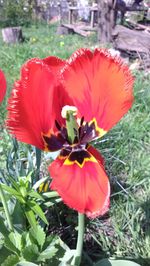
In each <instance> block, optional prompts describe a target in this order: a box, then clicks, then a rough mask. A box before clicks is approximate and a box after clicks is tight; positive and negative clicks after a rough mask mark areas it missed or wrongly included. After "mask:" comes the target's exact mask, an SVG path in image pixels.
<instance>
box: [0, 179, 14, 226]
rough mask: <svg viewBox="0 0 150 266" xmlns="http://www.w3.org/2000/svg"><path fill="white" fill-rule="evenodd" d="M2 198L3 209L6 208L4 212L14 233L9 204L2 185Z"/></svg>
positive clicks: (0, 188)
mask: <svg viewBox="0 0 150 266" xmlns="http://www.w3.org/2000/svg"><path fill="white" fill-rule="evenodd" d="M0 198H1V201H2V204H3V208H4V211H5V215H6V219H7V222H8V226H9V229H10V230H11V231H13V230H14V228H13V224H12V221H11V217H10V213H9V210H8V206H7V202H6V199H5V194H4V192H3V189H2V186H1V184H0Z"/></svg>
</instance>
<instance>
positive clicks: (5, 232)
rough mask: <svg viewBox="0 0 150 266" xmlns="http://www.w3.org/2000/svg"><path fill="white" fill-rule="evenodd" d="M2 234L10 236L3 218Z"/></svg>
mask: <svg viewBox="0 0 150 266" xmlns="http://www.w3.org/2000/svg"><path fill="white" fill-rule="evenodd" d="M0 232H1V234H2V235H3V236H6V237H7V236H8V234H9V231H8V230H7V227H6V226H5V224H4V220H3V218H2V217H0Z"/></svg>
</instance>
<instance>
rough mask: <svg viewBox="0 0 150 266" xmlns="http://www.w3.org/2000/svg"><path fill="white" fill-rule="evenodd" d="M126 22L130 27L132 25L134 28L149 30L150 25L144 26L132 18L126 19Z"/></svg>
mask: <svg viewBox="0 0 150 266" xmlns="http://www.w3.org/2000/svg"><path fill="white" fill-rule="evenodd" d="M128 24H129V25H130V26H132V27H134V29H135V30H145V31H149V32H150V26H146V25H143V24H140V23H137V22H135V21H133V20H129V19H128Z"/></svg>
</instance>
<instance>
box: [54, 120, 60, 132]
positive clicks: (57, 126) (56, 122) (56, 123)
mask: <svg viewBox="0 0 150 266" xmlns="http://www.w3.org/2000/svg"><path fill="white" fill-rule="evenodd" d="M55 126H56V128H57V129H58V130H59V131H60V130H61V126H60V124H59V123H58V121H57V120H55Z"/></svg>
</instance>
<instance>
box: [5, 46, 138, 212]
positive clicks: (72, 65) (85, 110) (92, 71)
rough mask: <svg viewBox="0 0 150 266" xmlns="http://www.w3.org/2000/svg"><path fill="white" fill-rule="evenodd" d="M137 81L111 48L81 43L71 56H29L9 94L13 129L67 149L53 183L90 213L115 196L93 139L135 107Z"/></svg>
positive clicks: (40, 143) (23, 137)
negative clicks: (72, 126) (69, 125)
mask: <svg viewBox="0 0 150 266" xmlns="http://www.w3.org/2000/svg"><path fill="white" fill-rule="evenodd" d="M132 87H133V78H132V76H131V74H130V72H129V70H128V67H127V66H125V65H123V64H122V63H121V62H120V60H119V59H116V58H112V57H111V56H110V54H109V53H108V52H107V51H106V50H102V49H101V50H99V49H96V50H95V51H94V52H91V51H90V50H88V49H80V50H78V51H77V52H75V53H74V54H73V55H72V56H71V57H70V58H69V59H68V60H66V61H63V60H61V59H59V58H56V57H48V58H46V59H43V60H41V59H31V60H29V61H28V62H27V63H26V64H25V65H24V66H23V67H22V71H21V79H20V80H19V81H17V82H16V83H15V85H14V88H13V90H12V94H11V97H10V99H9V106H8V110H9V114H8V120H7V126H8V129H9V131H10V133H11V134H13V135H14V136H15V137H16V138H17V139H18V140H20V141H22V142H26V143H28V144H32V145H34V146H36V147H38V148H40V149H42V150H45V151H56V150H61V151H60V155H59V156H58V158H57V159H56V160H55V161H54V162H53V163H52V164H51V165H50V167H49V171H50V174H51V176H52V183H51V188H52V189H55V190H57V191H58V193H59V194H60V196H61V197H62V199H63V200H64V201H65V202H66V204H67V205H68V206H70V207H71V208H74V209H76V210H77V211H79V212H81V213H86V214H87V216H89V217H96V216H98V215H102V214H104V213H105V212H106V211H107V210H108V207H109V196H110V185H109V181H108V177H107V175H106V173H105V170H104V166H103V159H102V157H101V155H100V153H99V152H98V151H97V150H95V149H94V148H93V147H92V146H90V145H89V142H90V141H91V140H93V139H95V138H98V137H101V136H103V135H104V134H105V133H106V132H107V131H108V130H110V129H111V128H112V127H113V126H114V125H115V124H116V123H117V122H118V121H119V120H120V119H121V117H122V116H123V115H124V114H126V112H127V111H128V110H129V109H130V107H131V105H132V102H133V94H132ZM66 105H68V106H71V107H69V108H74V109H75V110H76V111H77V112H76V119H77V123H78V128H77V129H76V131H75V134H76V135H75V139H74V142H73V144H72V143H71V142H70V140H69V138H68V135H67V129H66V121H65V119H64V118H63V116H64V115H63V112H62V109H63V111H64V106H66ZM72 106H73V107H72Z"/></svg>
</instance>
